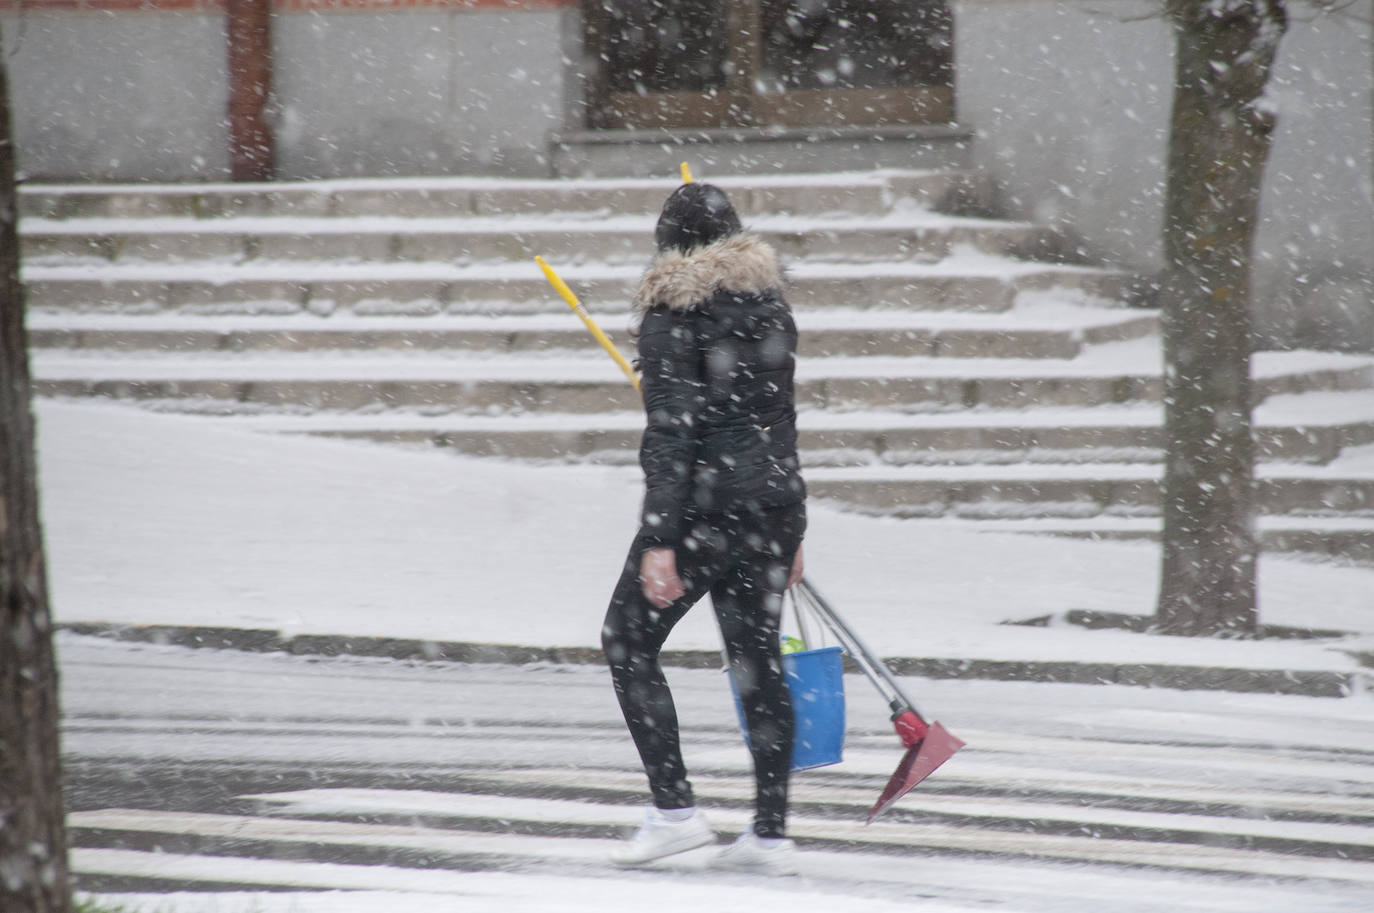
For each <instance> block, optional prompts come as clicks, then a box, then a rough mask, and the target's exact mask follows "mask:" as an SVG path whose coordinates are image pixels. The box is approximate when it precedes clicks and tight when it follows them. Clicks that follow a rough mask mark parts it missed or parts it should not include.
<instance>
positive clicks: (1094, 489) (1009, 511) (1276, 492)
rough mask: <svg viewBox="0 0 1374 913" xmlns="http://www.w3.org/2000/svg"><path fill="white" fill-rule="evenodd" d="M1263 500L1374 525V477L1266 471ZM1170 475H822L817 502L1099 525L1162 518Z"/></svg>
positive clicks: (812, 484) (949, 471) (908, 469)
mask: <svg viewBox="0 0 1374 913" xmlns="http://www.w3.org/2000/svg"><path fill="white" fill-rule="evenodd" d="M1258 476H1259V477H1258V478H1257V480H1256V484H1255V497H1256V503H1257V505H1258V507H1259V510H1260V511H1261V512H1262V513H1265V514H1270V515H1285V514H1293V515H1306V516H1338V515H1341V516H1347V517H1349V516H1361V517H1368V518H1370V519H1371V520H1374V471H1371V468H1370V467H1368V466H1361V467H1358V468H1354V469H1351V470H1350V471H1348V472H1342V471H1341V470H1339V469H1336V468H1334V467H1330V466H1328V467H1297V466H1294V465H1293V464H1278V465H1264V464H1261V466H1260V467H1259V469H1258ZM1160 477H1161V469H1160V467H1158V466H1151V465H1141V464H1123V463H1118V464H1093V465H1068V464H1058V465H1044V464H1036V465H1023V466H1019V467H1000V466H961V467H925V466H903V467H888V466H884V467H858V468H823V467H822V468H815V469H812V470H810V471H809V472H808V473H807V476H806V482H807V488H808V491H809V492H810V493H811V495H812V496H813V497H817V498H826V499H835V500H837V501H840V502H842V503H843V504H845V505H847V506H849V507H853V508H856V509H859V510H863V511H866V512H871V513H880V514H884V515H891V516H898V517H946V516H953V517H964V518H970V519H1012V520H1014V519H1018V518H1025V517H1068V518H1090V517H1097V516H1102V515H1106V516H1123V517H1132V516H1154V515H1157V514H1158V513H1159V503H1160V497H1161V492H1160Z"/></svg>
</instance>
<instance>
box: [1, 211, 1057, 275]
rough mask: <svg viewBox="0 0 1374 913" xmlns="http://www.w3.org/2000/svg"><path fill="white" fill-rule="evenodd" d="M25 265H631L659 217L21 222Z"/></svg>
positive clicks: (957, 238) (828, 252)
mask: <svg viewBox="0 0 1374 913" xmlns="http://www.w3.org/2000/svg"><path fill="white" fill-rule="evenodd" d="M749 227H750V230H751V231H753V232H755V233H756V234H758V235H760V236H761V237H763V238H764V239H765V240H767V241H768V242H769V243H770V244H772V245H773V246H774V247H775V248H776V249H777V250H778V252H779V253H780V254H781V255H782V256H783V257H784V258H786V259H787V260H789V261H792V260H802V259H805V260H809V261H813V262H814V261H823V260H845V261H854V260H860V261H882V260H907V259H917V260H922V261H925V262H935V261H938V260H940V259H943V258H944V257H947V256H949V255H950V254H951V252H952V251H954V250H956V249H959V248H969V249H972V250H976V251H979V252H981V253H985V254H991V255H995V256H1010V257H1016V258H1019V259H1027V260H1030V259H1043V260H1063V259H1065V258H1066V257H1069V256H1070V253H1069V252H1068V251H1066V247H1067V242H1066V241H1065V240H1064V239H1063V238H1062V236H1061V235H1060V234H1059V233H1058V232H1056V231H1054V230H1053V229H1050V228H1046V227H1043V226H1036V225H1031V224H1028V223H1022V222H1007V221H994V220H987V219H968V218H960V217H954V216H942V215H938V214H934V213H930V212H928V211H920V210H917V211H911V212H903V213H900V214H895V215H889V216H885V217H880V218H873V217H869V218H858V217H846V218H833V217H832V218H826V217H796V216H763V217H760V218H757V219H754V220H751V222H750V226H749ZM20 228H21V247H22V252H23V256H24V258H25V260H26V262H28V263H31V264H35V265H38V264H47V265H54V266H59V265H61V264H62V263H63V262H64V261H70V260H76V261H85V262H90V261H95V262H110V263H129V264H137V263H143V262H177V261H184V260H216V261H225V262H230V263H247V262H251V261H256V260H264V261H296V260H301V261H320V260H340V261H372V262H410V263H422V262H429V261H437V262H465V261H489V260H519V261H526V260H528V259H529V258H530V257H532V256H533V255H534V254H542V255H543V256H544V257H545V258H546V259H548V260H549V261H550V262H552V263H555V264H560V263H583V262H587V261H600V262H620V263H624V262H632V263H634V264H635V265H636V266H639V267H642V266H643V264H644V263H646V262H647V261H648V260H649V258H650V257H651V256H652V255H653V228H654V218H653V217H652V216H639V215H636V216H598V217H582V218H569V217H563V218H556V217H552V216H549V215H537V216H523V217H471V218H447V219H441V218H428V219H419V218H415V219H403V218H386V217H374V218H280V217H278V218H251V217H240V218H232V219H214V220H208V219H186V218H181V219H161V220H148V219H142V220H140V219H84V218H83V219H64V220H52V219H26V220H25V221H24V222H23V223H22V224H21V226H20Z"/></svg>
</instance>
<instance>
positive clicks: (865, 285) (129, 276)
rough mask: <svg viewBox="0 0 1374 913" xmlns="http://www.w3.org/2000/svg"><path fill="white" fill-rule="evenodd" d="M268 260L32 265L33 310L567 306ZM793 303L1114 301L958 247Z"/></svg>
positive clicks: (624, 286)
mask: <svg viewBox="0 0 1374 913" xmlns="http://www.w3.org/2000/svg"><path fill="white" fill-rule="evenodd" d="M537 253H539V252H538V251H537V250H526V251H525V252H524V255H523V256H520V257H519V258H518V259H510V260H499V261H498V260H488V261H480V262H471V263H460V262H456V261H451V260H445V261H439V260H432V261H423V262H418V261H417V262H375V263H366V262H356V261H353V260H340V261H322V260H309V261H299V262H293V261H262V260H253V261H249V262H246V263H228V262H200V261H175V262H162V263H159V262H140V263H114V264H107V263H97V262H89V261H81V262H74V263H70V264H58V265H52V264H43V263H37V264H26V265H25V267H24V269H23V274H22V275H23V280H24V284H25V286H26V288H27V289H28V300H29V305H30V306H31V307H33V308H36V309H39V310H44V311H73V312H78V313H80V312H105V313H178V312H181V313H200V314H240V315H245V316H246V315H254V314H261V313H273V314H332V313H335V312H344V313H353V314H364V315H365V314H387V313H393V314H394V313H402V314H416V315H428V314H441V313H450V314H452V313H459V314H463V313H517V314H518V313H550V312H556V311H559V310H560V309H564V308H565V305H564V304H563V302H562V300H561V299H559V298H558V296H557V295H555V294H553V293H552V291H551V290H550V289H549V287H548V283H547V281H546V280H545V279H544V276H543V274H542V273H541V272H540V271H539V268H538V266H537V265H536V264H535V263H534V261H533V257H534V256H535V255H536V254H537ZM642 270H643V263H633V264H632V263H621V264H617V263H594V264H586V265H578V264H571V265H568V266H566V267H561V268H560V269H559V272H560V273H561V274H562V276H563V278H564V279H565V280H567V282H568V284H569V285H570V286H572V288H573V290H574V291H575V292H576V293H577V294H578V296H579V297H580V298H581V299H582V300H583V303H584V304H586V305H587V306H588V307H589V308H591V309H592V311H593V312H594V313H601V312H603V311H614V310H617V309H624V308H625V307H626V306H627V303H628V302H629V301H630V300H631V299H632V298H633V296H634V292H635V289H636V288H637V286H638V282H639V277H640V275H641V273H642ZM789 275H790V278H791V282H790V284H789V287H788V299H789V301H790V302H791V303H792V304H793V306H794V307H797V308H799V309H812V308H833V307H839V308H870V307H872V308H902V309H917V310H944V309H959V310H972V311H1004V310H1007V309H1008V308H1010V307H1011V306H1012V304H1013V303H1014V301H1015V299H1016V296H1017V294H1018V293H1020V292H1032V291H1044V290H1046V289H1056V288H1062V289H1071V290H1074V291H1076V292H1078V293H1080V294H1085V295H1092V296H1097V297H1105V298H1115V297H1117V293H1118V292H1119V290H1120V287H1121V284H1122V282H1123V281H1124V280H1123V277H1122V276H1120V275H1119V274H1118V273H1116V272H1113V271H1111V270H1103V269H1096V268H1091V267H1083V266H1068V265H1060V264H1047V263H1035V262H1029V261H1022V260H1011V259H1007V258H999V257H991V256H988V255H986V254H981V253H979V252H977V251H961V252H959V253H957V254H954V255H951V256H949V257H945V258H944V259H942V260H940V261H938V262H935V263H925V262H921V261H916V260H902V261H880V262H873V263H869V262H814V263H810V262H808V263H798V264H795V265H793V266H792V268H791V269H790V271H789Z"/></svg>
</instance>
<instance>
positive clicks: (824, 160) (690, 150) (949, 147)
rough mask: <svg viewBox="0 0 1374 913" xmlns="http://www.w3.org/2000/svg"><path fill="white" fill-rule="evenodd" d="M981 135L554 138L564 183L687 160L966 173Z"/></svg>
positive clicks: (632, 132) (734, 131)
mask: <svg viewBox="0 0 1374 913" xmlns="http://www.w3.org/2000/svg"><path fill="white" fill-rule="evenodd" d="M973 138H974V132H973V131H972V130H971V129H969V128H967V127H961V126H959V125H958V124H928V125H915V126H900V127H835V126H824V127H789V128H779V127H773V126H770V127H723V128H714V129H712V128H707V129H702V128H695V127H694V128H690V129H688V128H682V129H671V128H663V129H654V130H644V129H613V130H586V131H572V132H569V133H565V134H561V135H558V136H555V137H554V138H553V142H552V145H551V152H552V155H551V159H552V165H553V169H554V172H555V173H556V174H563V175H591V174H601V175H607V174H635V175H657V174H662V173H663V172H664V170H665V168H669V169H672V168H676V164H677V162H678V161H680V160H683V159H685V160H687V161H689V162H690V163H691V165H692V168H693V171H694V173H696V174H697V175H698V176H699V177H700V178H701V179H703V180H706V179H713V178H711V175H713V174H758V173H765V174H766V173H771V172H778V171H785V172H798V173H800V172H819V173H824V172H828V171H831V170H834V169H837V168H845V167H848V166H849V165H850V163H852V162H856V161H862V162H869V163H872V164H874V165H878V166H885V167H890V168H910V167H912V166H916V167H922V168H941V169H948V168H959V167H963V166H964V165H965V164H967V162H968V161H969V158H970V150H971V148H972V141H973Z"/></svg>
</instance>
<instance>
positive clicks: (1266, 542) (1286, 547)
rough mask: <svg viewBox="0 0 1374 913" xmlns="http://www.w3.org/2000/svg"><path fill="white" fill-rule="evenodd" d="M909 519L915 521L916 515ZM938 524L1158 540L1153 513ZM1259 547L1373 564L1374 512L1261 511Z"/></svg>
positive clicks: (1079, 536)
mask: <svg viewBox="0 0 1374 913" xmlns="http://www.w3.org/2000/svg"><path fill="white" fill-rule="evenodd" d="M909 522H912V523H919V522H922V521H921V520H920V519H911V520H909ZM930 522H938V523H940V524H941V527H940V528H941V529H958V528H960V527H959V526H957V525H956V526H950V525H949V524H952V523H953V524H960V523H962V524H964V527H963V528H966V529H969V530H971V531H972V530H976V531H978V532H985V533H1015V534H1018V535H1027V536H1061V537H1064V538H1072V539H1093V540H1103V541H1105V540H1126V541H1129V540H1139V539H1145V540H1158V539H1159V537H1160V520H1159V517H1157V516H1146V517H1121V516H1107V515H1103V516H1096V517H1086V518H1076V517H1023V518H1016V517H996V518H981V519H956V518H950V517H941V518H938V519H937V520H932V521H930ZM1255 525H1256V530H1255V532H1256V534H1257V535H1258V537H1259V542H1260V547H1261V549H1263V550H1264V551H1267V552H1290V553H1299V554H1306V555H1314V556H1321V557H1330V558H1339V559H1343V560H1346V561H1353V562H1358V563H1361V564H1374V516H1306V515H1279V516H1272V515H1261V516H1259V517H1258V518H1257V519H1256V524H1255Z"/></svg>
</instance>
